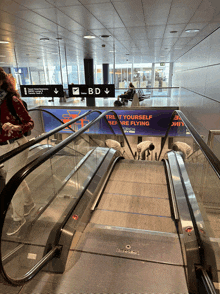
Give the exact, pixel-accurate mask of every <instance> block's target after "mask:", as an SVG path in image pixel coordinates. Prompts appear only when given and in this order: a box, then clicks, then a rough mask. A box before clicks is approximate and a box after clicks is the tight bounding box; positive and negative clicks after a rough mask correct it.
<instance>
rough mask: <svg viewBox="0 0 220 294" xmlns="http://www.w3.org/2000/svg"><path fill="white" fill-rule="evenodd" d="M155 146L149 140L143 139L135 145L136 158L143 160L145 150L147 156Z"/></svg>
mask: <svg viewBox="0 0 220 294" xmlns="http://www.w3.org/2000/svg"><path fill="white" fill-rule="evenodd" d="M154 148H155V146H154V144H153V143H152V142H151V141H143V142H141V143H139V144H138V145H137V155H138V160H139V159H141V160H145V154H146V153H145V152H146V151H147V157H148V156H149V155H150V151H152V150H154Z"/></svg>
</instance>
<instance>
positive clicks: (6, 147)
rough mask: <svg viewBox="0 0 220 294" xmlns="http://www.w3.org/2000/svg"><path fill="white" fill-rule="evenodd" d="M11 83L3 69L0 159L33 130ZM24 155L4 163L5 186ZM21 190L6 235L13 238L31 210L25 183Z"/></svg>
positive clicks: (10, 77) (10, 78)
mask: <svg viewBox="0 0 220 294" xmlns="http://www.w3.org/2000/svg"><path fill="white" fill-rule="evenodd" d="M14 81H15V80H14V78H13V76H12V75H10V74H7V73H6V72H5V71H4V70H3V68H0V116H1V125H0V131H1V132H0V156H1V155H4V154H5V153H7V152H9V151H11V150H13V149H15V148H17V147H18V146H21V145H23V144H24V143H26V142H27V141H28V139H27V138H26V137H25V136H24V134H25V133H26V132H28V131H30V130H32V129H33V127H34V122H33V120H32V119H31V117H30V116H29V114H28V112H27V110H26V108H25V106H24V105H23V103H22V101H21V99H20V95H19V94H18V92H17V91H16V89H15V83H14ZM7 99H11V101H12V104H13V107H14V110H15V111H16V114H17V116H18V118H19V120H20V121H19V120H18V119H17V118H16V117H14V116H13V115H12V114H11V113H10V111H9V109H8V107H7ZM28 152H29V150H28V149H26V150H24V151H23V152H21V153H19V154H18V155H16V156H14V157H13V158H11V159H9V160H8V161H7V162H5V163H4V167H3V169H4V172H6V179H5V183H6V184H7V182H8V181H9V180H10V179H11V178H12V176H13V175H14V174H15V173H16V172H18V171H19V170H20V169H21V168H22V167H24V165H25V163H26V160H27V157H28ZM3 174H4V173H3V170H1V184H3V185H4V181H3V180H2V175H3ZM21 186H22V188H23V191H25V193H24V192H23V193H17V194H15V196H14V197H13V198H12V201H11V204H12V210H13V213H12V218H13V220H12V224H11V226H10V227H9V230H8V232H7V235H13V234H15V233H16V232H18V231H19V230H20V228H21V227H22V226H23V225H24V224H25V222H26V220H25V218H24V217H25V216H26V215H28V214H29V213H30V212H31V211H32V210H33V208H34V207H35V204H34V202H33V199H32V197H31V193H30V190H29V188H28V186H27V184H26V182H25V181H23V182H22V184H21ZM1 190H2V188H1ZM9 196H10V195H9Z"/></svg>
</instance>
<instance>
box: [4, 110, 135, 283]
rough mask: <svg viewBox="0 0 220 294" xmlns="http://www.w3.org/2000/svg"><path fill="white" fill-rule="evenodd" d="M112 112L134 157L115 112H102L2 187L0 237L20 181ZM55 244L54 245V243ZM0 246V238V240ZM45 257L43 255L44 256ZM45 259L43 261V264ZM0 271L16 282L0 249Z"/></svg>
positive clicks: (29, 164)
mask: <svg viewBox="0 0 220 294" xmlns="http://www.w3.org/2000/svg"><path fill="white" fill-rule="evenodd" d="M110 112H112V113H113V114H114V116H115V119H116V120H117V122H118V124H119V127H120V129H121V131H122V134H123V136H124V138H125V140H126V142H127V144H128V147H129V149H130V151H131V153H132V155H133V158H134V154H133V152H132V150H131V147H130V144H129V142H128V140H127V138H126V136H125V133H124V131H123V128H122V126H121V123H120V121H119V119H118V116H117V114H116V113H115V112H114V111H112V110H109V111H105V112H103V113H102V114H100V115H99V116H98V117H97V118H95V119H94V120H92V121H91V122H89V123H88V124H87V125H85V126H84V127H82V128H81V129H80V130H78V131H77V132H76V133H74V134H72V135H70V136H69V137H67V138H66V139H65V140H63V141H62V142H60V143H59V144H57V145H56V146H54V147H53V148H52V149H51V150H48V151H47V152H45V153H44V154H42V155H41V156H39V157H38V158H36V159H35V160H33V161H32V162H30V163H28V164H27V165H26V166H25V167H23V168H22V169H20V170H19V171H18V172H17V173H16V174H15V175H14V176H13V177H12V178H11V179H10V180H9V182H8V183H7V185H6V186H5V187H4V189H3V191H2V193H1V198H0V201H1V203H0V204H1V207H2V209H1V212H0V221H1V224H0V237H1V236H2V229H3V225H4V219H5V216H6V212H7V209H8V207H9V204H10V202H11V200H12V198H13V196H14V194H15V192H16V190H17V189H18V187H19V186H20V184H21V182H22V181H23V180H24V179H25V178H26V177H27V176H28V175H29V174H30V173H31V172H32V171H33V170H35V169H36V168H37V167H38V166H40V165H41V164H43V163H44V162H45V161H46V160H47V159H49V158H51V157H52V156H53V155H55V154H56V153H57V152H59V151H60V150H61V149H63V148H64V147H65V146H67V145H68V144H69V143H70V142H72V141H73V140H74V139H76V138H78V137H79V136H80V135H81V134H83V133H84V132H85V131H86V130H87V129H89V128H90V127H91V126H92V125H94V124H95V123H96V122H97V121H99V120H101V119H102V118H104V117H105V116H106V115H107V114H108V113H110ZM55 246H56V245H55ZM0 248H1V240H0ZM48 254H49V255H50V252H48ZM44 258H45V257H44ZM45 262H46V261H45V260H44V263H43V264H45ZM41 268H42V266H41V262H40V261H39V267H36V265H35V267H34V274H36V273H38V272H39V271H40V269H41ZM0 271H1V274H2V276H3V277H4V278H5V279H6V280H7V281H8V282H10V283H12V284H16V280H15V279H13V278H11V277H8V275H7V274H6V272H5V270H4V267H3V264H2V252H1V249H0ZM19 280H20V281H19V282H26V281H28V280H30V276H29V275H25V276H24V277H23V278H22V279H19Z"/></svg>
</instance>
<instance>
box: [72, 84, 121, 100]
mask: <svg viewBox="0 0 220 294" xmlns="http://www.w3.org/2000/svg"><path fill="white" fill-rule="evenodd" d="M68 88H69V97H87V98H88V97H93V98H94V97H115V85H114V84H106V85H91V86H88V85H68Z"/></svg>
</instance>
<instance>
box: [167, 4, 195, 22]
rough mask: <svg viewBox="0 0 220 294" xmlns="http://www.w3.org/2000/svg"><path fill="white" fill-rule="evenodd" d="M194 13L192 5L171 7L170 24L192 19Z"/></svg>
mask: <svg viewBox="0 0 220 294" xmlns="http://www.w3.org/2000/svg"><path fill="white" fill-rule="evenodd" d="M193 14H194V10H192V9H190V7H171V11H170V15H169V18H168V23H169V24H182V23H187V22H189V21H190V19H191V18H192V16H193Z"/></svg>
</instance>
